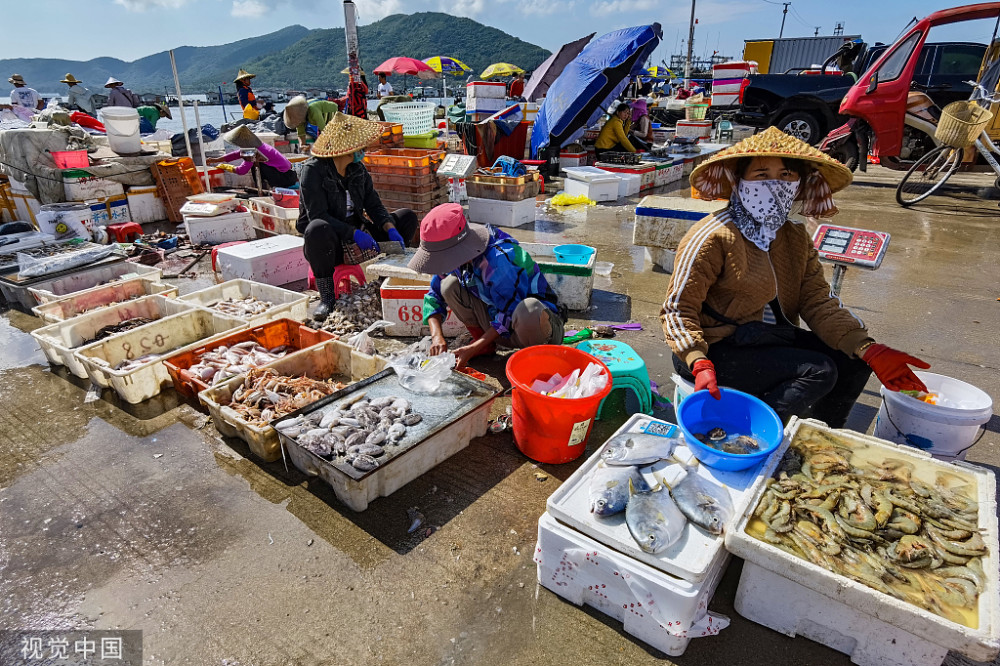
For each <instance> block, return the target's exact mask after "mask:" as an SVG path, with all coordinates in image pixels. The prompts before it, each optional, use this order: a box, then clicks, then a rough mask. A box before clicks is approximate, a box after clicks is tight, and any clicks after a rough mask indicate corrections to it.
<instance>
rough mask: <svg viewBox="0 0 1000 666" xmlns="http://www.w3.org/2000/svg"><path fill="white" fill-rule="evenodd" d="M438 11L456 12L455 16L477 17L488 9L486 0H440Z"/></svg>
mask: <svg viewBox="0 0 1000 666" xmlns="http://www.w3.org/2000/svg"><path fill="white" fill-rule="evenodd" d="M438 11H441V12H445V13H447V14H454V15H455V16H467V17H469V18H475V17H477V16H480V15H482V13H483V12H485V11H486V0H464V1H462V0H459V1H458V2H452V1H451V0H440V2H438Z"/></svg>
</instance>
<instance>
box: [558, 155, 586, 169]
mask: <svg viewBox="0 0 1000 666" xmlns="http://www.w3.org/2000/svg"><path fill="white" fill-rule="evenodd" d="M586 164H587V151H583V152H582V153H569V152H561V153H559V168H560V169H565V168H567V167H570V168H573V167H580V166H586Z"/></svg>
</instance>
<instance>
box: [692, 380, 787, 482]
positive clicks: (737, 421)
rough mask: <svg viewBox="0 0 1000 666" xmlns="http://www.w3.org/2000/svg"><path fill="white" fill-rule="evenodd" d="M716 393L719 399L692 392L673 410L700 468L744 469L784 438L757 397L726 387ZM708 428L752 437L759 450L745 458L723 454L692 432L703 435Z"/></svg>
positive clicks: (775, 417) (772, 414)
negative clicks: (704, 466)
mask: <svg viewBox="0 0 1000 666" xmlns="http://www.w3.org/2000/svg"><path fill="white" fill-rule="evenodd" d="M719 391H720V392H721V393H722V399H721V400H716V399H715V398H713V397H712V396H711V395H710V394H709V392H708V391H696V392H694V393H692V394H691V395H690V396H688V397H687V398H685V399H684V402H682V403H681V404H680V407H678V408H677V425H679V426H680V427H681V431H682V432H683V433H684V439H685V440H687V445H688V448H689V449H691V453H693V454H694V457H695V458H697V459H698V460H699V461H700V462H701V463H702V464H703V465H706V466H708V467H712V468H714V469H720V470H730V471H736V470H741V469H747V468H749V467H753V466H755V465H757V464H759V463H761V462H763V461H764V459H765V458H767V457H768V456H769V455H771V453H772V452H773V451H774V450H775V449H776V448H778V446H779V445H780V444H781V441H782V440H783V439H784V437H785V431H784V426H782V424H781V419H780V418H779V417H778V414H777V412H775V411H774V410H773V409H771V408H770V407H768V406H767V405H766V404H764V402H763V401H762V400H760V399H759V398H755V397H754V396H752V395H749V394H747V393H743V392H742V391H736V390H733V389H728V388H720V389H719ZM712 428H722V429H723V430H725V431H726V432H727V433H730V434H736V433H738V434H741V435H753V436H754V437H756V438H757V439H758V440H759V441H760V442H761V449H760V451H757V452H756V453H749V454H746V455H741V454H738V453H726V452H724V451H718V450H716V449H713V448H711V447H709V446H706V445H704V444H702V443H701V442H699V441H698V439H697V438H695V436H694V433H696V432H697V433H707V432H708V431H709V430H711V429H712Z"/></svg>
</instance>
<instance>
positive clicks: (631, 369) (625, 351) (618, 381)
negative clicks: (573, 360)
mask: <svg viewBox="0 0 1000 666" xmlns="http://www.w3.org/2000/svg"><path fill="white" fill-rule="evenodd" d="M576 348H577V349H579V350H580V351H583V352H587V353H588V354H590V355H592V356H596V357H597V358H598V359H600V360H601V362H603V363H604V365H606V366H608V370H610V371H611V390H614V389H616V388H623V389H632V392H633V393H635V395H636V397H637V398H638V399H639V410H640V411H641V412H642V413H643V414H652V413H653V389H652V388H651V387H650V384H649V371H648V370H646V362H645V361H644V360H642V357H641V356H639V354H638V353H636V351H635V350H634V349H632V348H631V347H629V346H628V345H627V344H625V343H624V342H618V341H616V340H584V341H583V342H580V343H579V344H577V345H576ZM605 400H607V398H605V399H604V400H602V401H601V404H600V406H599V407H598V408H597V418H601V409H602V408H603V407H604V402H605Z"/></svg>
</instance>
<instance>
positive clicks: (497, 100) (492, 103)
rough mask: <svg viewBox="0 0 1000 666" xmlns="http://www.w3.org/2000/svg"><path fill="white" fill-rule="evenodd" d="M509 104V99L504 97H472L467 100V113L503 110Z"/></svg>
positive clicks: (491, 112)
mask: <svg viewBox="0 0 1000 666" xmlns="http://www.w3.org/2000/svg"><path fill="white" fill-rule="evenodd" d="M508 106H510V105H509V104H508V103H507V100H506V99H504V98H503V97H470V98H468V99H467V100H466V101H465V110H466V112H467V113H490V114H493V113H496V112H498V111H503V110H504V109H506V108H507V107H508Z"/></svg>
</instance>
